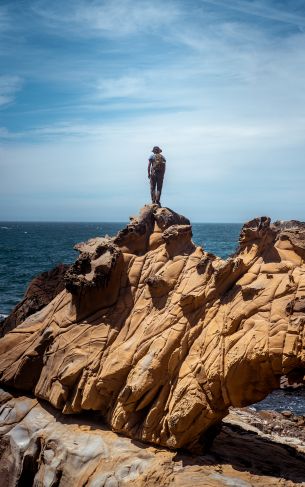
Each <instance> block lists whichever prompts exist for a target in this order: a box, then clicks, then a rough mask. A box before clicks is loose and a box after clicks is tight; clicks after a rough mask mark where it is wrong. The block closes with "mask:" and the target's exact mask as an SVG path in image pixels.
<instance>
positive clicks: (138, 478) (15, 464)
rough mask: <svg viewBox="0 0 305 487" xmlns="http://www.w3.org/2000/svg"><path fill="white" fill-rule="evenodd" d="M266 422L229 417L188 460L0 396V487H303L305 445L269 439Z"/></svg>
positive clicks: (32, 402)
mask: <svg viewBox="0 0 305 487" xmlns="http://www.w3.org/2000/svg"><path fill="white" fill-rule="evenodd" d="M273 414H274V413H273ZM266 415H267V413H261V414H260V415H257V414H254V413H253V412H250V411H246V410H235V411H234V412H233V413H231V414H230V415H229V416H228V417H227V418H226V422H225V424H224V425H223V426H222V428H221V431H220V434H219V435H218V436H217V438H216V440H215V442H214V444H213V447H212V449H211V450H210V452H209V455H204V456H197V455H195V456H194V455H190V454H189V453H188V454H186V453H185V452H184V453H183V452H175V451H170V450H168V449H164V448H163V449H162V448H158V447H152V446H148V445H145V444H143V443H141V442H138V441H133V440H130V439H129V438H124V437H122V436H118V435H117V434H116V433H113V432H112V431H109V430H108V429H107V428H106V427H105V426H104V425H103V424H101V422H97V421H96V420H95V418H92V417H91V416H92V414H91V415H90V417H88V415H86V416H84V415H82V416H78V417H77V418H76V417H75V416H68V417H67V416H63V415H62V414H61V413H60V412H59V411H54V410H53V408H52V407H51V406H50V405H49V404H47V403H45V402H44V403H42V402H39V401H38V400H37V399H35V398H30V397H25V396H16V395H12V394H9V393H8V392H5V391H3V390H1V389H0V480H1V487H2V486H5V487H16V486H18V487H30V486H34V487H38V486H39V487H50V486H53V487H54V486H57V487H84V486H87V487H127V486H130V487H131V486H132V487H144V486H145V487H159V486H162V487H167V486H175V487H176V486H181V487H227V486H228V485H229V486H230V485H231V486H239V487H253V485H255V487H269V486H270V487H271V486H276V487H278V486H279V485H280V486H283V487H294V486H299V485H303V486H304V482H303V480H304V451H305V443H304V437H303V439H302V440H300V439H298V438H295V439H292V438H291V437H290V438H286V437H280V436H278V435H277V434H276V433H275V434H274V435H273V436H271V435H270V434H269V427H270V425H273V423H274V418H273V417H270V418H269V420H268V421H266V418H267V419H268V416H266ZM279 416H281V415H279ZM287 422H288V421H287V420H285V419H284V420H283V423H287ZM253 423H254V424H255V425H258V428H259V429H258V428H257V427H256V426H253ZM266 423H268V424H269V427H268V424H266ZM276 424H277V425H278V424H279V420H277V422H276ZM266 428H267V434H266V433H263V432H262V431H260V429H266ZM274 429H275V428H274ZM245 452H246V455H245Z"/></svg>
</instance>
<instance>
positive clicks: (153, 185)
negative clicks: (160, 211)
mask: <svg viewBox="0 0 305 487" xmlns="http://www.w3.org/2000/svg"><path fill="white" fill-rule="evenodd" d="M156 183H157V178H156V175H155V174H154V173H153V172H152V173H151V175H150V195H151V201H152V203H155V202H156V193H155V189H156Z"/></svg>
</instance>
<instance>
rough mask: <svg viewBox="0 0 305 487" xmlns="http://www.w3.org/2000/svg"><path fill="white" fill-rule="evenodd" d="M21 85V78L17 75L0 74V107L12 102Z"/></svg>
mask: <svg viewBox="0 0 305 487" xmlns="http://www.w3.org/2000/svg"><path fill="white" fill-rule="evenodd" d="M21 86H22V80H21V78H20V77H19V76H9V75H3V76H0V107H1V106H3V105H7V104H9V103H12V102H13V101H14V99H15V95H16V93H17V92H18V91H19V90H20V89H21Z"/></svg>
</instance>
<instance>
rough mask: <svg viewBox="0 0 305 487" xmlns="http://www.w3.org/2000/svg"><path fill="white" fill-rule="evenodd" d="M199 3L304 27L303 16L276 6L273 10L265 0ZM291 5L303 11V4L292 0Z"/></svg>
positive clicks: (216, 0)
mask: <svg viewBox="0 0 305 487" xmlns="http://www.w3.org/2000/svg"><path fill="white" fill-rule="evenodd" d="M201 2H202V3H203V4H204V3H206V4H212V5H213V6H214V7H215V6H219V7H224V8H226V9H231V10H235V11H237V12H241V13H244V14H246V15H250V16H256V17H263V18H265V19H269V20H275V21H278V22H283V23H286V24H292V25H295V26H303V27H304V26H305V16H303V15H300V14H299V13H297V14H295V13H291V12H289V11H288V10H287V9H283V8H279V6H278V5H277V6H276V8H275V7H273V6H272V5H270V2H268V1H266V0H265V1H264V0H261V1H257V0H250V1H249V0H231V1H230V2H227V1H226V0H201ZM293 3H294V8H295V10H297V9H298V8H299V10H301V11H304V3H303V2H299V1H298V0H297V1H295V0H294V1H293Z"/></svg>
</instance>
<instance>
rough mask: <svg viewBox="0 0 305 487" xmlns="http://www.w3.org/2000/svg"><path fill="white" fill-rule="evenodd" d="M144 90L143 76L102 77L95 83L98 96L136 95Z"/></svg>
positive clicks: (121, 96)
mask: <svg viewBox="0 0 305 487" xmlns="http://www.w3.org/2000/svg"><path fill="white" fill-rule="evenodd" d="M144 90H145V82H144V79H143V78H140V77H132V76H122V77H121V78H114V79H102V80H100V81H99V82H98V85H97V96H98V98H102V99H106V98H126V97H128V98H129V97H138V96H140V95H141V94H143V91H144Z"/></svg>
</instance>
